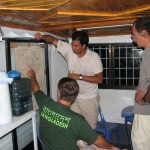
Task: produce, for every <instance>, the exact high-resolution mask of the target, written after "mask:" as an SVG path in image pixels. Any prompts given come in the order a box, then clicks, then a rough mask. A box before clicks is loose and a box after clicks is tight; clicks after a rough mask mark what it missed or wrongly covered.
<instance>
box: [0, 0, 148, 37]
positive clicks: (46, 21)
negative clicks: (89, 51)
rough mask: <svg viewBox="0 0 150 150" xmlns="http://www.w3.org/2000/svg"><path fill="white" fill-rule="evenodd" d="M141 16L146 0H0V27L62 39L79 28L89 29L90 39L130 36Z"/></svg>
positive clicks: (146, 5) (145, 6)
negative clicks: (108, 36) (41, 33)
mask: <svg viewBox="0 0 150 150" xmlns="http://www.w3.org/2000/svg"><path fill="white" fill-rule="evenodd" d="M145 14H148V15H149V14H150V0H0V26H6V27H11V28H18V29H25V30H34V31H42V32H49V33H53V34H56V35H59V36H62V37H64V38H67V37H70V35H71V34H72V32H74V31H75V30H81V28H90V29H85V30H87V31H88V33H89V35H90V36H107V35H123V34H130V26H131V24H132V22H133V20H134V19H135V18H136V17H138V16H141V15H145ZM82 30H83V29H82Z"/></svg>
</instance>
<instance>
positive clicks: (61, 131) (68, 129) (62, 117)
mask: <svg viewBox="0 0 150 150" xmlns="http://www.w3.org/2000/svg"><path fill="white" fill-rule="evenodd" d="M35 98H36V100H37V103H38V106H39V112H40V139H41V141H42V145H43V147H44V149H45V150H78V149H79V148H78V147H77V145H76V143H77V141H78V140H83V141H86V142H87V143H88V144H93V143H94V141H95V140H96V139H97V137H98V135H97V134H96V133H95V132H94V131H93V129H92V128H91V127H90V125H89V124H88V123H87V121H86V120H85V118H84V117H83V116H81V115H79V114H77V113H75V112H73V111H72V110H70V108H69V107H67V106H65V105H62V104H60V103H58V102H55V101H54V100H52V99H51V98H49V97H48V96H46V95H45V94H44V93H43V92H42V91H37V92H36V93H35Z"/></svg>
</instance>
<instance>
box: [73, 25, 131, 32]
mask: <svg viewBox="0 0 150 150" xmlns="http://www.w3.org/2000/svg"><path fill="white" fill-rule="evenodd" d="M126 26H129V27H130V26H131V24H122V25H111V26H100V27H88V28H77V29H76V30H77V31H81V30H92V29H93V30H94V29H107V28H117V27H126Z"/></svg>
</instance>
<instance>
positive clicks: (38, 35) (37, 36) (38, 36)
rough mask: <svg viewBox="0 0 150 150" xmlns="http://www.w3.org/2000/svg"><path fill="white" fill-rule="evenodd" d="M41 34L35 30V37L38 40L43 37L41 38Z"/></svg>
mask: <svg viewBox="0 0 150 150" xmlns="http://www.w3.org/2000/svg"><path fill="white" fill-rule="evenodd" d="M42 36H43V35H42V34H41V33H40V32H37V33H36V34H35V38H36V39H37V40H38V41H39V40H41V39H43V38H42Z"/></svg>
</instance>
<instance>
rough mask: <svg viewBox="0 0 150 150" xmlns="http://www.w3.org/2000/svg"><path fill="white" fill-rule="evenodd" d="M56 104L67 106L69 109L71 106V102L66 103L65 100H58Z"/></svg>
mask: <svg viewBox="0 0 150 150" xmlns="http://www.w3.org/2000/svg"><path fill="white" fill-rule="evenodd" d="M58 102H59V103H60V104H62V105H65V106H68V107H70V106H71V102H70V101H66V100H63V99H59V100H58Z"/></svg>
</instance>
